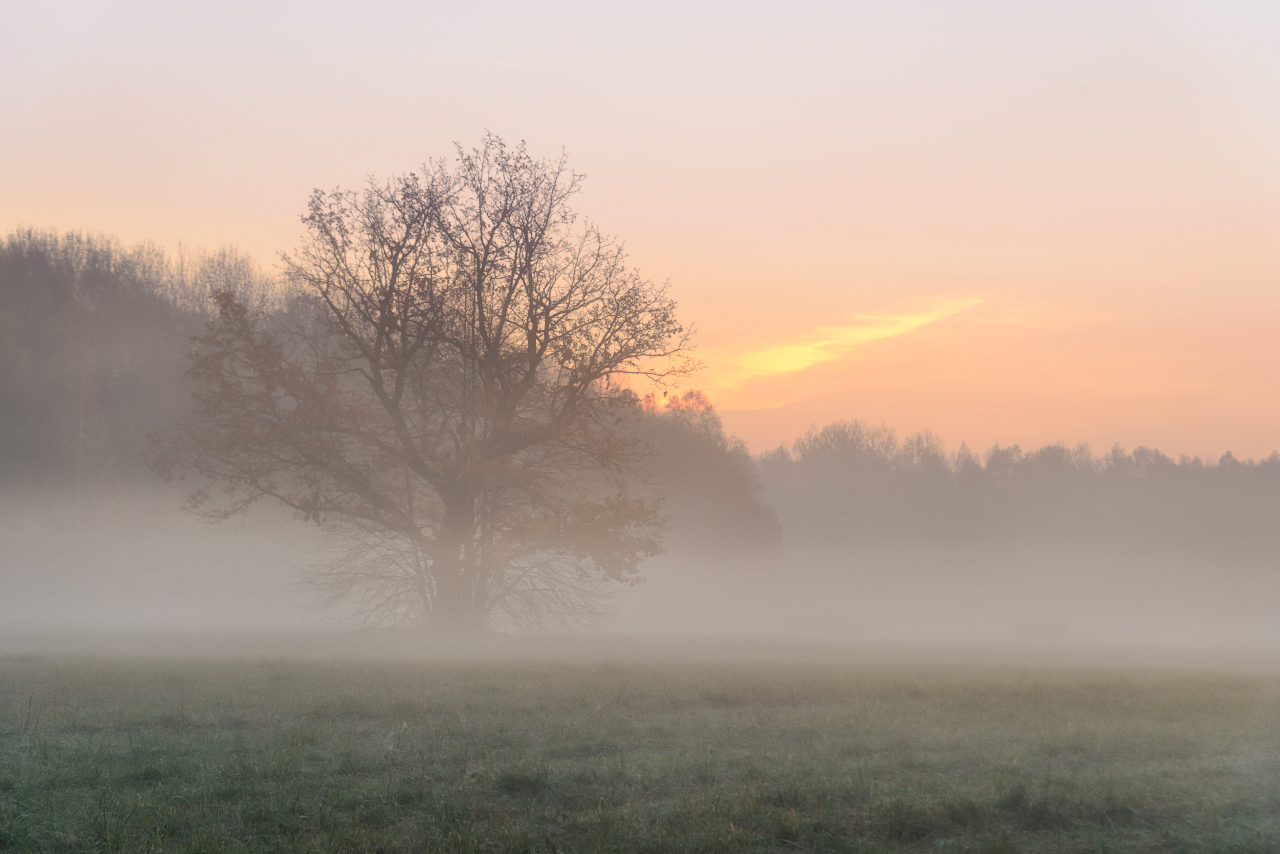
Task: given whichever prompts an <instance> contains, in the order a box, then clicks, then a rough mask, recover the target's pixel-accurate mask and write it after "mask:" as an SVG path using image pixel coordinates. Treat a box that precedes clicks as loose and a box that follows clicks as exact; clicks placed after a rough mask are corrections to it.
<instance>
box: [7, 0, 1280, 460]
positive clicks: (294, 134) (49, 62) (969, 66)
mask: <svg viewBox="0 0 1280 854" xmlns="http://www.w3.org/2000/svg"><path fill="white" fill-rule="evenodd" d="M1277 44H1280V4H1276V3H1274V2H1244V0H1214V2H1205V1H1204V0H1194V2H1193V0H1168V2H1130V1H1129V0H1110V2H1089V0H1073V2H1061V3H1057V2H1033V3H1028V2H989V3H987V2H981V3H980V2H968V0H949V2H943V0H938V1H937V2H912V0H901V2H879V3H857V2H842V3H795V2H793V3H787V4H782V3H769V4H763V3H751V2H738V3H697V2H689V0H682V2H645V3H633V4H601V3H586V2H583V3H561V2H528V0H526V2H520V3H516V2H510V3H485V2H470V3H451V4H442V3H431V2H421V3H386V2H382V3H379V2H363V3H360V4H355V3H351V4H336V3H324V2H307V3H301V2H298V3H272V2H263V0H257V2H252V3H249V2H222V3H216V4H215V3H206V4H187V3H172V2H163V3H162V2H92V0H80V1H79V2H75V1H74V0H70V2H62V3H35V2H26V3H20V2H16V0H0V79H3V80H4V81H5V87H4V89H5V94H4V98H3V108H2V109H0V230H3V231H8V230H9V229H12V228H14V227H17V226H19V225H33V226H37V227H41V228H56V229H59V230H63V229H85V230H92V231H101V232H107V233H112V234H115V235H117V236H119V237H121V238H122V239H124V240H126V241H130V242H132V241H137V240H143V239H149V240H153V241H155V242H157V243H159V244H161V245H163V246H167V247H176V245H177V244H178V243H179V241H182V242H185V243H187V244H190V245H195V246H204V247H210V248H214V247H218V246H221V245H224V244H230V245H235V246H238V247H239V248H241V249H243V250H245V251H248V252H250V253H252V254H253V255H255V256H256V257H258V258H259V259H260V260H261V261H262V262H263V263H264V264H271V263H272V262H273V259H274V258H275V255H276V253H277V252H278V251H279V250H282V249H288V248H290V247H291V246H292V245H293V243H294V242H295V240H296V238H297V236H298V233H299V230H300V227H299V223H298V216H299V215H300V214H301V212H302V209H303V206H304V203H305V199H306V197H307V194H308V192H309V191H310V189H311V188H313V187H317V186H319V187H333V186H337V185H343V186H354V185H358V184H360V183H361V182H362V181H364V180H365V178H366V176H369V175H383V176H385V175H389V174H394V173H400V172H404V171H408V170H411V169H414V168H415V167H417V166H418V165H419V164H420V163H421V162H422V161H423V160H425V159H427V158H429V157H435V156H440V155H446V154H449V153H450V151H451V150H452V142H453V141H454V140H459V141H462V142H464V143H470V142H474V141H475V140H477V139H478V138H479V136H480V135H481V133H482V132H483V131H484V130H485V129H488V130H492V131H494V132H495V133H498V134H500V135H502V136H505V137H506V138H508V139H509V140H511V139H521V138H523V139H525V140H527V141H528V144H529V145H530V147H531V148H532V149H533V151H534V152H535V153H544V154H548V155H553V154H556V153H558V152H559V151H560V150H561V148H562V147H563V148H564V149H566V150H567V151H568V153H569V155H570V159H571V163H572V164H573V165H574V166H575V167H576V168H577V169H578V170H580V171H582V172H585V173H587V175H588V181H587V189H586V192H585V193H584V194H583V196H582V197H581V198H580V200H579V203H578V207H579V210H581V211H582V212H584V213H586V214H588V215H589V216H590V217H591V218H592V219H594V220H596V221H597V222H599V223H600V224H601V225H602V226H603V227H604V228H605V229H606V230H607V231H609V232H612V233H614V234H617V235H619V236H620V237H622V238H623V239H625V240H626V242H627V244H628V246H629V248H630V252H631V256H632V259H633V261H634V262H635V263H636V265H637V266H638V267H640V268H641V270H642V271H643V272H644V273H646V274H647V275H649V276H650V277H652V278H655V279H669V280H670V282H671V287H672V290H673V292H674V294H675V296H676V297H677V298H678V299H679V301H680V303H681V305H682V310H683V313H684V316H685V317H686V318H687V319H688V320H690V321H692V322H694V323H695V324H696V327H697V330H698V336H697V341H698V345H699V356H700V358H701V359H702V360H703V361H704V362H705V364H706V368H705V369H704V371H702V372H701V374H700V375H698V376H697V377H695V378H694V379H693V380H692V381H691V382H690V385H693V386H695V387H701V388H703V389H704V390H705V391H706V392H707V393H708V394H709V395H710V396H711V398H712V400H713V401H715V402H716V403H717V405H718V406H719V408H720V409H721V411H722V413H723V414H724V417H725V421H726V423H727V424H728V426H729V427H730V428H731V429H733V430H734V431H736V432H738V433H739V434H740V435H742V436H743V437H744V438H746V439H747V440H748V442H749V443H750V444H751V446H752V447H753V448H754V449H756V450H763V449H765V448H768V447H772V446H774V445H777V444H778V443H780V442H784V441H790V440H791V439H793V438H794V437H795V436H797V435H798V434H800V433H801V432H803V431H804V430H805V429H806V428H807V427H808V426H809V425H810V424H813V423H817V424H821V423H825V422H826V421H830V420H834V419H837V418H860V419H863V420H866V421H871V422H876V423H879V422H884V423H886V424H888V425H889V426H891V427H894V428H896V429H897V430H898V431H899V432H900V433H905V432H914V431H916V430H922V429H930V430H932V431H933V432H934V433H936V434H937V435H939V436H940V437H941V438H942V439H943V440H944V441H945V442H946V443H947V444H948V445H950V446H951V447H953V448H954V447H956V446H958V445H959V443H960V442H962V441H963V442H967V443H968V444H969V445H970V446H971V447H974V448H985V447H987V446H989V445H991V444H993V443H995V442H1000V443H1002V444H1011V443H1020V444H1022V445H1023V446H1024V447H1030V446H1038V445H1040V444H1044V443H1047V442H1053V441H1064V442H1067V443H1070V444H1075V443H1077V442H1082V441H1083V442H1088V443H1090V444H1091V445H1092V446H1093V447H1094V449H1095V450H1099V451H1102V450H1106V449H1107V448H1108V447H1110V446H1111V444H1112V443H1113V442H1120V443H1121V444H1122V445H1124V446H1126V447H1130V448H1131V447H1133V446H1135V445H1138V444H1146V445H1149V446H1155V447H1159V448H1161V449H1163V450H1165V451H1167V452H1169V453H1172V454H1174V455H1178V454H1182V453H1187V454H1201V455H1214V456H1216V455H1217V454H1220V453H1222V452H1223V451H1226V450H1231V451H1232V452H1234V453H1235V454H1237V455H1238V456H1254V457H1256V456H1261V455H1266V454H1268V453H1270V452H1271V451H1272V450H1274V449H1277V448H1280V51H1277V50H1276V49H1275V45H1277Z"/></svg>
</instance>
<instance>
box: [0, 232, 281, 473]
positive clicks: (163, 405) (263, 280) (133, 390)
mask: <svg viewBox="0 0 1280 854" xmlns="http://www.w3.org/2000/svg"><path fill="white" fill-rule="evenodd" d="M215 288H232V289H235V290H237V291H239V292H242V293H245V294H247V295H260V294H265V293H267V292H268V291H269V289H270V288H271V282H270V280H269V279H268V278H267V277H266V276H264V275H263V274H262V273H261V272H260V271H259V270H258V269H257V267H256V266H255V265H254V264H253V263H252V261H250V260H249V259H248V258H246V257H244V256H241V255H238V254H236V253H235V252H232V251H223V252H219V253H216V254H205V253H194V252H187V251H184V252H182V253H180V254H179V256H178V258H177V259H173V258H170V257H168V256H167V255H166V254H165V253H164V252H163V251H161V250H160V249H158V248H156V247H155V246H152V245H149V244H142V245H139V246H135V247H132V248H126V247H124V246H122V245H121V244H120V243H119V241H116V240H114V239H111V238H109V237H102V236H98V235H88V234H66V235H58V234H55V233H51V232H41V231H35V230H30V229H28V230H22V231H17V232H14V233H12V234H10V235H9V236H8V237H6V238H4V239H3V241H0V478H3V479H4V480H7V481H13V480H37V481H41V482H63V483H66V482H71V481H77V482H83V481H86V480H89V481H97V480H101V479H104V478H107V479H115V478H122V477H137V476H140V475H143V474H145V469H144V468H143V466H142V465H141V461H142V453H143V450H144V448H145V443H146V436H147V433H148V432H150V431H152V430H157V429H162V428H164V427H166V426H168V425H171V424H173V423H175V421H176V420H177V419H178V418H180V417H181V415H182V413H183V412H184V411H185V410H186V407H187V405H188V399H189V396H190V388H189V385H188V382H187V379H186V377H185V375H184V371H185V356H186V353H187V352H188V350H189V349H190V346H191V345H190V340H191V336H192V335H193V334H195V333H196V332H197V331H198V330H199V329H200V328H201V326H202V325H203V323H204V321H205V320H206V314H205V311H206V307H207V305H208V294H209V292H210V291H211V290H212V289H215Z"/></svg>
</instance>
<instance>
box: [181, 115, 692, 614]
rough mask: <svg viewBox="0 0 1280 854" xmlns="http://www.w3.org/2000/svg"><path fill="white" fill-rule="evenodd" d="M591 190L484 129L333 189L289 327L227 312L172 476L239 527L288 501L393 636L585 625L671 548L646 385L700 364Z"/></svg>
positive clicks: (201, 374)
mask: <svg viewBox="0 0 1280 854" xmlns="http://www.w3.org/2000/svg"><path fill="white" fill-rule="evenodd" d="M581 177H582V176H580V175H578V174H576V173H574V172H572V171H571V170H569V169H568V168H567V166H566V164H565V161H564V158H563V157H562V158H560V159H559V160H556V161H548V160H535V159H533V158H532V157H530V156H529V155H528V154H527V152H526V151H525V148H524V145H523V144H521V145H520V146H518V147H515V148H509V147H507V146H506V145H504V143H503V142H502V140H500V139H498V138H496V137H493V136H487V137H486V138H485V139H484V140H483V141H482V143H481V145H480V146H479V147H478V148H476V149H473V150H471V151H464V150H463V149H462V148H461V147H459V149H458V157H457V160H456V162H455V163H454V164H452V165H450V164H447V163H446V162H444V161H436V162H432V163H429V164H427V166H426V167H425V168H424V171H423V173H422V174H420V175H419V174H409V175H405V176H402V177H398V178H395V179H393V180H390V181H388V182H385V183H374V182H370V184H369V186H368V187H367V188H366V189H364V190H363V191H362V192H350V191H333V192H321V191H316V193H315V194H314V195H313V196H312V198H311V201H310V206H309V212H308V213H307V214H306V215H305V216H304V218H303V222H304V224H305V227H306V229H305V236H304V239H303V241H302V243H301V245H300V246H299V248H298V249H297V250H296V251H295V252H294V253H292V254H290V255H286V256H284V261H285V265H286V269H287V272H288V275H289V278H290V279H291V280H292V283H293V284H294V285H295V286H296V288H297V289H298V291H299V292H300V293H301V294H302V296H301V297H300V298H299V300H298V301H297V303H296V304H295V305H294V307H293V309H292V310H291V311H289V312H288V313H287V314H285V315H284V316H283V317H281V316H279V315H270V314H268V313H266V312H265V311H263V310H261V309H258V308H255V307H254V306H251V305H246V304H244V303H243V302H241V301H239V300H238V299H237V298H236V297H235V296H234V295H232V294H230V293H222V294H218V295H217V296H216V304H217V314H216V317H215V318H214V319H213V320H212V321H211V322H210V324H209V326H208V328H207V330H206V331H205V333H204V335H203V337H202V338H200V339H199V347H198V348H197V352H196V355H194V356H193V363H192V366H191V373H192V376H193V377H194V378H195V379H196V380H197V383H198V386H199V391H198V393H197V396H196V406H195V409H194V413H193V416H192V418H191V420H190V422H189V424H188V425H187V427H186V429H185V430H184V431H183V433H182V434H181V436H180V438H179V441H178V442H177V443H176V445H175V449H176V450H175V451H174V452H173V453H172V454H170V455H168V456H167V457H166V458H165V459H164V460H163V461H162V463H161V467H162V468H164V469H165V470H167V471H168V472H170V473H177V472H179V471H182V470H186V471H194V472H195V473H197V474H199V475H201V476H203V477H204V478H205V479H206V480H207V483H206V484H205V487H204V488H202V489H200V490H199V491H197V492H196V493H194V494H193V496H192V501H191V503H192V504H193V505H194V506H198V507H201V508H203V509H204V510H205V511H207V512H210V513H212V514H214V515H217V516H221V517H226V516H230V515H232V514H235V513H238V512H239V511H242V510H243V509H245V508H246V507H247V506H248V505H250V504H251V503H253V502H255V501H257V500H259V499H262V498H270V499H274V500H276V501H279V502H282V503H283V504H285V505H287V506H288V507H290V508H292V509H293V510H295V511H296V512H297V513H298V514H299V515H300V516H302V517H304V518H306V519H308V520H311V521H314V522H317V523H319V524H321V525H322V526H324V527H325V528H326V530H328V531H330V532H331V533H332V534H334V535H335V536H336V537H337V538H338V540H339V541H340V542H341V543H342V549H341V552H340V554H339V556H338V557H337V558H336V559H335V560H333V561H331V562H330V563H329V564H328V565H327V566H326V567H325V568H324V569H323V570H321V571H319V572H318V573H317V575H316V576H315V577H316V580H317V581H318V582H319V583H320V584H321V586H322V587H323V589H324V590H325V591H326V594H327V595H328V596H329V597H330V599H331V600H333V601H345V602H350V603H352V604H353V605H354V606H355V608H356V609H357V611H358V612H360V613H362V614H364V615H365V616H368V617H371V618H375V619H380V620H398V621H409V620H418V621H425V622H426V623H427V624H429V625H433V626H436V627H441V628H447V629H451V630H475V629H478V628H480V627H482V626H484V625H486V624H492V623H495V622H497V623H506V624H515V625H521V626H528V625H542V624H545V623H547V622H555V621H564V620H570V619H573V618H575V617H577V616H580V615H581V614H582V613H584V612H585V611H588V610H590V609H591V607H592V603H593V602H594V601H595V600H594V597H595V595H596V593H597V592H598V591H599V585H600V584H601V583H602V582H608V581H628V580H633V579H635V577H636V571H637V567H638V565H639V563H640V562H641V561H642V560H643V559H644V558H645V557H646V556H648V555H651V554H653V553H655V552H656V551H658V549H659V545H660V539H659V529H660V523H661V517H660V514H659V512H658V508H657V506H656V505H655V504H654V503H653V502H652V501H650V500H648V499H645V498H642V497H638V496H636V495H634V494H632V492H630V491H629V490H628V488H627V484H628V483H629V482H631V483H634V477H633V475H634V473H635V472H636V471H637V470H638V469H639V466H638V463H639V462H640V461H641V460H642V457H643V456H644V450H643V447H642V446H641V445H640V444H639V443H638V442H637V441H636V440H634V439H633V438H631V436H632V431H630V430H629V427H628V421H629V419H631V418H633V417H634V413H635V411H636V399H635V395H634V394H632V393H631V392H630V391H629V390H628V388H627V384H626V382H625V381H624V378H626V377H627V376H636V375H641V376H644V377H647V378H649V379H651V380H652V379H657V380H661V379H662V378H664V377H669V376H672V375H673V374H676V373H680V372H684V371H687V370H688V369H689V366H690V362H689V361H688V359H687V357H686V356H685V355H684V354H685V346H686V336H685V332H684V330H683V328H682V327H681V325H680V324H679V322H678V321H677V319H676V317H675V304H674V302H673V301H672V300H671V299H670V298H669V297H668V295H667V292H666V288H665V286H664V285H660V284H655V283H653V282H650V281H648V280H646V279H644V278H642V277H641V276H640V275H639V274H638V273H637V272H636V271H635V270H633V269H632V268H630V267H628V266H627V263H626V256H625V254H624V251H623V248H622V245H621V244H620V243H618V242H616V241H615V240H613V239H611V238H609V237H606V236H604V235H603V234H601V233H600V231H599V230H598V229H597V228H596V227H595V226H594V225H592V224H590V223H587V222H583V221H580V220H579V219H578V218H577V217H576V216H575V214H574V213H573V211H572V210H571V209H570V207H569V202H570V200H571V199H572V197H573V196H574V195H575V194H576V193H577V192H578V190H579V186H580V182H581Z"/></svg>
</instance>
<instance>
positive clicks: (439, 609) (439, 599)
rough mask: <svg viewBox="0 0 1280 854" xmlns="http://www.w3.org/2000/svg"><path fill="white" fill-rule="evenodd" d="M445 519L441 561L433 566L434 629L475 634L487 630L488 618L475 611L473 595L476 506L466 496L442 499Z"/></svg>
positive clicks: (449, 496) (432, 615)
mask: <svg viewBox="0 0 1280 854" xmlns="http://www.w3.org/2000/svg"><path fill="white" fill-rule="evenodd" d="M441 499H442V502H443V504H444V519H443V523H442V525H441V528H440V541H441V544H442V545H443V546H444V548H442V549H441V550H440V552H441V554H442V559H440V560H437V561H436V562H435V563H434V564H433V566H432V574H433V575H434V577H435V601H434V602H433V603H432V609H431V627H432V629H434V630H436V631H439V632H443V633H446V634H475V633H477V632H480V631H482V630H483V629H484V621H485V615H484V614H483V613H482V612H480V611H479V610H478V609H477V608H476V602H475V598H474V597H473V596H472V591H471V575H472V573H471V571H470V570H471V569H472V568H471V567H470V566H469V565H468V564H469V561H468V554H469V551H470V550H469V549H468V548H467V546H468V544H469V543H470V542H471V540H472V539H473V536H474V533H475V531H474V527H475V513H474V506H475V503H474V502H473V501H472V500H471V497H470V496H469V495H466V494H465V493H455V494H451V495H448V496H445V495H442V496H441Z"/></svg>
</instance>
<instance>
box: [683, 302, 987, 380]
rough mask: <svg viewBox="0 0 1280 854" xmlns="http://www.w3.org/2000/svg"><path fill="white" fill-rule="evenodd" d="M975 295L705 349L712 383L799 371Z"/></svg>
mask: <svg viewBox="0 0 1280 854" xmlns="http://www.w3.org/2000/svg"><path fill="white" fill-rule="evenodd" d="M979 302H981V300H979V299H976V298H972V297H965V298H957V299H948V300H942V301H936V302H932V303H929V304H926V305H920V306H916V307H913V308H911V309H909V310H904V311H901V312H894V313H874V314H855V315H850V316H849V317H848V318H847V319H846V321H845V322H844V323H841V324H838V325H832V326H821V327H818V328H817V329H815V330H813V331H812V332H810V333H808V334H807V335H804V336H801V337H799V338H797V339H795V340H792V341H786V342H781V343H778V344H771V345H769V346H766V347H762V348H760V349H754V350H742V351H736V352H735V351H722V352H719V353H708V354H705V355H706V358H707V361H708V365H709V366H710V367H711V368H712V370H713V371H714V373H715V374H716V375H717V376H716V379H717V380H718V384H719V385H722V386H724V387H733V386H736V385H739V384H741V383H744V382H747V381H749V380H753V379H758V378H762V377H769V376H774V375H776V374H788V373H794V372H796V371H803V370H804V369H805V368H809V367H811V366H813V365H816V364H819V363H821V362H829V361H832V360H834V359H839V358H840V357H842V356H844V355H847V354H848V353H849V352H851V351H852V350H853V349H854V348H856V347H857V346H858V345H860V344H867V343H870V342H872V341H879V340H882V339H885V338H892V337H894V336H897V335H905V334H907V333H909V332H914V331H915V330H917V329H921V328H923V327H925V326H928V325H929V324H931V323H934V322H936V321H938V320H942V319H943V318H946V317H950V316H952V315H955V314H959V313H960V312H962V311H965V310H966V309H968V308H971V307H972V306H974V305H977V304H978V303H979Z"/></svg>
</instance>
